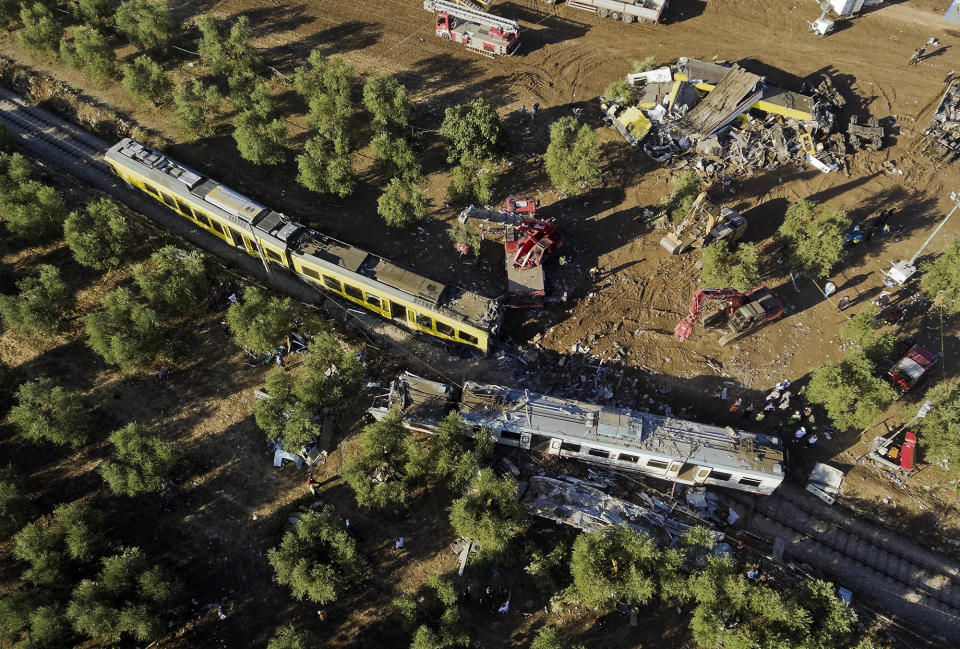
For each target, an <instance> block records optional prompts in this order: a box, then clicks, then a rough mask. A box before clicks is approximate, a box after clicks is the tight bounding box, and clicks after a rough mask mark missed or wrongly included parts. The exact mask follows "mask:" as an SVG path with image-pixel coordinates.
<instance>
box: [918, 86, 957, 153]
mask: <svg viewBox="0 0 960 649" xmlns="http://www.w3.org/2000/svg"><path fill="white" fill-rule="evenodd" d="M923 134H924V135H926V136H927V138H928V140H927V146H926V150H927V152H928V153H930V154H931V155H933V156H934V157H935V158H936V159H937V161H938V162H940V163H941V164H949V163H951V162H954V161H955V160H957V158H958V157H960V79H954V80H953V82H952V83H951V84H950V86H949V87H948V88H947V91H946V92H945V93H943V99H941V100H940V105H939V106H937V110H936V111H935V112H934V114H933V119H931V120H930V126H928V127H927V130H925V131H924V132H923Z"/></svg>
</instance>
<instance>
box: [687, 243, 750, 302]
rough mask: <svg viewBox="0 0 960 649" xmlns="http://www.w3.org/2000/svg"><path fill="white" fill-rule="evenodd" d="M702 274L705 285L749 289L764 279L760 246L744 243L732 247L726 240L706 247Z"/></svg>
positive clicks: (739, 289) (740, 289)
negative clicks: (762, 277)
mask: <svg viewBox="0 0 960 649" xmlns="http://www.w3.org/2000/svg"><path fill="white" fill-rule="evenodd" d="M702 264H703V265H702V267H701V269H700V278H701V279H702V280H703V283H704V285H705V286H710V287H715V288H727V287H731V288H735V289H737V290H738V291H749V290H750V289H752V288H754V287H755V286H756V285H757V284H758V283H759V282H760V256H759V254H758V253H757V246H756V245H754V244H752V243H741V244H740V245H738V246H737V247H736V248H735V249H733V250H731V249H730V244H728V243H727V242H726V241H717V242H715V243H712V244H710V245H709V246H706V247H705V248H704V249H703V257H702Z"/></svg>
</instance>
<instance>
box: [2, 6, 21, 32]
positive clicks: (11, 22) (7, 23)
mask: <svg viewBox="0 0 960 649" xmlns="http://www.w3.org/2000/svg"><path fill="white" fill-rule="evenodd" d="M19 20H20V0H0V27H3V28H4V29H5V30H7V31H11V30H12V29H13V28H14V27H15V26H16V25H17V22H18V21H19Z"/></svg>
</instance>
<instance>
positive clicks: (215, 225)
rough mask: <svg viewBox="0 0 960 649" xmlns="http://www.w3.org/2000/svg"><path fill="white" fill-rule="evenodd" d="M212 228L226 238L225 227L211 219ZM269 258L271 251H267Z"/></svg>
mask: <svg viewBox="0 0 960 649" xmlns="http://www.w3.org/2000/svg"><path fill="white" fill-rule="evenodd" d="M210 227H211V228H212V229H213V231H214V232H219V233H220V234H222V235H224V236H226V233H225V232H224V231H223V226H222V225H220V224H219V223H217V222H216V221H214V220H213V219H210ZM267 257H270V251H269V250H268V251H267ZM270 258H271V259H273V257H270ZM276 261H280V259H279V258H277V259H276Z"/></svg>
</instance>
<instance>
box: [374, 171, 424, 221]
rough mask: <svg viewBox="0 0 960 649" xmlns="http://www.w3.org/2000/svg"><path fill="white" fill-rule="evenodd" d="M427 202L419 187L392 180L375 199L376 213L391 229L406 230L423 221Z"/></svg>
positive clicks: (406, 182)
mask: <svg viewBox="0 0 960 649" xmlns="http://www.w3.org/2000/svg"><path fill="white" fill-rule="evenodd" d="M427 200H428V199H427V196H426V194H424V193H423V190H422V189H420V187H419V186H417V185H416V184H414V183H411V182H408V181H404V180H401V179H400V178H394V179H393V180H391V181H390V184H389V185H387V189H386V191H385V192H384V193H383V194H381V195H380V198H378V199H377V212H378V213H379V214H380V216H382V217H383V220H384V222H385V223H386V224H387V225H388V226H390V227H391V228H406V227H409V226H411V225H413V224H414V223H416V222H417V221H420V220H421V219H423V217H424V215H425V214H426V213H427Z"/></svg>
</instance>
